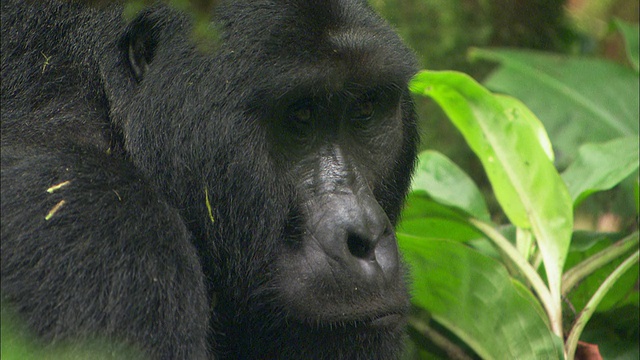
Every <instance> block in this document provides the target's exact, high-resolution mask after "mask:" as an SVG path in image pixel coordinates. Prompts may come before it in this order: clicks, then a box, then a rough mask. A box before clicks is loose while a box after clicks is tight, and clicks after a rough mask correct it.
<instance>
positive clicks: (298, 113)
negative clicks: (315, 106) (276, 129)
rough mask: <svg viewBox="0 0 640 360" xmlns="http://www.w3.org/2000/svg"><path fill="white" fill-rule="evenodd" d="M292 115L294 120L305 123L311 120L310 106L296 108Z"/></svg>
mask: <svg viewBox="0 0 640 360" xmlns="http://www.w3.org/2000/svg"><path fill="white" fill-rule="evenodd" d="M293 115H294V116H295V118H296V120H298V121H300V122H303V123H307V122H309V120H311V106H308V105H304V106H302V107H298V108H296V109H295V110H294V111H293Z"/></svg>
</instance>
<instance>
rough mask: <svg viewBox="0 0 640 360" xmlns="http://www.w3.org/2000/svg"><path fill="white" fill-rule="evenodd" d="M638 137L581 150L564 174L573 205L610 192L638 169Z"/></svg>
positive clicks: (591, 145) (590, 145)
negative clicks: (601, 192) (595, 194)
mask: <svg viewBox="0 0 640 360" xmlns="http://www.w3.org/2000/svg"><path fill="white" fill-rule="evenodd" d="M638 151H640V148H639V146H638V138H637V137H623V138H619V139H615V140H611V141H608V142H606V143H603V144H586V145H583V146H581V147H580V150H579V154H578V158H577V159H576V160H575V161H574V162H573V163H572V164H571V165H570V166H569V167H568V168H567V170H565V172H564V173H563V174H562V178H563V179H564V181H565V183H566V184H567V187H568V188H569V194H570V195H571V198H572V199H573V202H574V206H577V205H578V204H579V203H580V202H581V201H582V200H584V199H585V198H587V197H588V196H589V195H591V194H592V193H594V192H596V191H602V190H608V189H611V188H612V187H614V186H615V185H617V184H618V183H620V182H621V181H622V180H624V179H626V178H627V177H628V176H629V175H631V173H632V172H633V171H635V170H637V169H638V161H640V158H639V155H638Z"/></svg>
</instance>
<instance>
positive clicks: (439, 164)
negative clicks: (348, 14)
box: [412, 151, 490, 221]
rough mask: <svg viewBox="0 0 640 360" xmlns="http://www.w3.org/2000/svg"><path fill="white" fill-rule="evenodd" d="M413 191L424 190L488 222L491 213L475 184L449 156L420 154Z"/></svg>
mask: <svg viewBox="0 0 640 360" xmlns="http://www.w3.org/2000/svg"><path fill="white" fill-rule="evenodd" d="M412 190H414V191H416V190H422V191H424V192H426V193H427V194H428V195H429V196H430V197H431V198H433V199H434V200H436V201H437V202H439V203H441V204H445V205H448V206H452V207H455V208H457V209H460V210H462V211H464V212H466V213H467V214H469V215H471V216H474V217H476V218H478V219H481V220H485V221H488V220H489V218H490V217H489V210H487V204H486V203H485V201H484V197H482V193H481V192H480V190H478V187H477V186H476V184H475V183H474V182H473V180H471V178H469V176H468V175H467V174H466V173H465V172H464V171H462V169H460V168H459V167H458V166H457V165H456V164H454V163H453V162H452V161H451V160H449V159H448V158H447V157H446V156H444V155H442V154H440V153H439V152H436V151H424V152H422V153H420V155H418V165H417V167H416V172H415V174H414V176H413V183H412Z"/></svg>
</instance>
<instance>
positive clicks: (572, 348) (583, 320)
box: [565, 250, 640, 360]
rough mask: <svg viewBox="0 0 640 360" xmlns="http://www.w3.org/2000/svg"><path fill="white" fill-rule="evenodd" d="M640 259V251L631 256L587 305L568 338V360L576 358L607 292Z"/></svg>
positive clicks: (566, 348)
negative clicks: (581, 338) (585, 334)
mask: <svg viewBox="0 0 640 360" xmlns="http://www.w3.org/2000/svg"><path fill="white" fill-rule="evenodd" d="M639 258H640V250H638V251H636V252H635V253H633V254H632V255H631V256H629V257H628V258H627V259H626V260H625V261H623V262H622V264H620V266H618V267H617V268H616V269H615V270H614V271H613V272H612V273H611V274H609V276H607V278H606V279H605V280H604V282H603V283H602V284H601V285H600V287H598V290H596V292H595V293H594V294H593V296H592V297H591V299H589V302H587V305H585V307H584V309H582V311H581V312H580V315H578V318H577V319H576V321H575V323H574V324H573V327H572V328H571V331H570V332H569V335H568V336H567V340H566V341H565V353H566V354H567V360H573V359H574V357H575V352H576V347H577V346H578V340H579V339H580V335H582V330H584V327H585V325H587V322H588V321H589V319H591V315H593V312H594V311H595V310H596V308H597V307H598V304H600V301H602V299H603V298H604V296H605V295H606V294H607V292H608V291H609V290H610V289H611V287H612V286H613V284H615V282H616V281H618V279H619V278H620V277H621V276H622V275H623V274H624V273H625V272H626V271H627V270H629V268H631V266H633V265H635V263H637V262H638V259H639Z"/></svg>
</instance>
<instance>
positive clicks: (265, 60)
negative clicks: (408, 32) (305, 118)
mask: <svg viewBox="0 0 640 360" xmlns="http://www.w3.org/2000/svg"><path fill="white" fill-rule="evenodd" d="M282 3H287V6H282V5H283V4H282ZM269 4H270V5H269ZM269 4H267V5H265V4H262V5H261V6H259V7H256V6H255V3H254V4H253V5H254V6H252V2H251V1H249V2H243V1H240V2H234V3H233V5H234V6H232V8H231V9H229V8H227V10H228V11H225V12H226V13H227V14H228V15H227V16H223V18H225V19H226V21H225V22H226V26H225V28H226V30H225V31H226V34H225V35H226V39H227V40H228V42H227V45H229V47H228V48H227V51H231V52H234V51H236V50H235V48H242V49H244V51H243V52H242V54H236V55H235V56H238V57H242V61H248V62H252V63H254V64H255V66H252V67H251V69H252V71H254V73H253V74H251V75H250V76H251V77H252V78H254V79H269V82H268V83H261V82H259V81H257V82H256V88H257V90H259V92H261V93H268V94H272V95H275V96H280V95H279V94H282V95H284V94H288V93H290V92H292V91H295V92H300V93H304V92H306V90H307V89H309V91H311V90H313V91H316V92H317V91H319V90H320V91H323V92H331V93H333V92H339V91H349V92H353V91H355V90H357V88H363V89H364V88H371V87H390V86H393V87H398V88H404V87H406V83H407V82H408V80H409V79H410V77H411V76H412V75H413V74H414V73H415V71H416V63H415V62H414V59H415V57H414V56H413V55H412V53H411V51H410V50H409V49H408V48H406V47H405V46H404V45H403V43H402V41H401V40H400V39H399V37H398V36H397V35H396V34H395V33H394V32H393V31H391V29H389V27H388V25H386V24H385V23H384V22H383V21H382V20H381V19H380V18H379V17H378V16H377V15H376V14H375V13H374V12H373V11H371V9H370V8H369V7H368V5H363V4H366V2H365V1H353V0H352V1H332V0H325V1H320V0H278V1H273V2H271V3H269ZM248 13H250V14H251V16H248V15H247V14H248ZM243 14H244V15H243ZM247 18H252V19H254V20H255V19H256V18H260V19H264V26H263V27H259V28H258V29H256V27H255V26H247V25H248V24H245V23H244V20H245V19H247ZM249 29H251V31H253V32H251V33H249V32H247V31H250V30H249ZM257 39H260V40H259V41H258V40H257ZM247 48H249V49H250V50H247ZM256 72H257V73H256ZM260 90H262V91H260Z"/></svg>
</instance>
